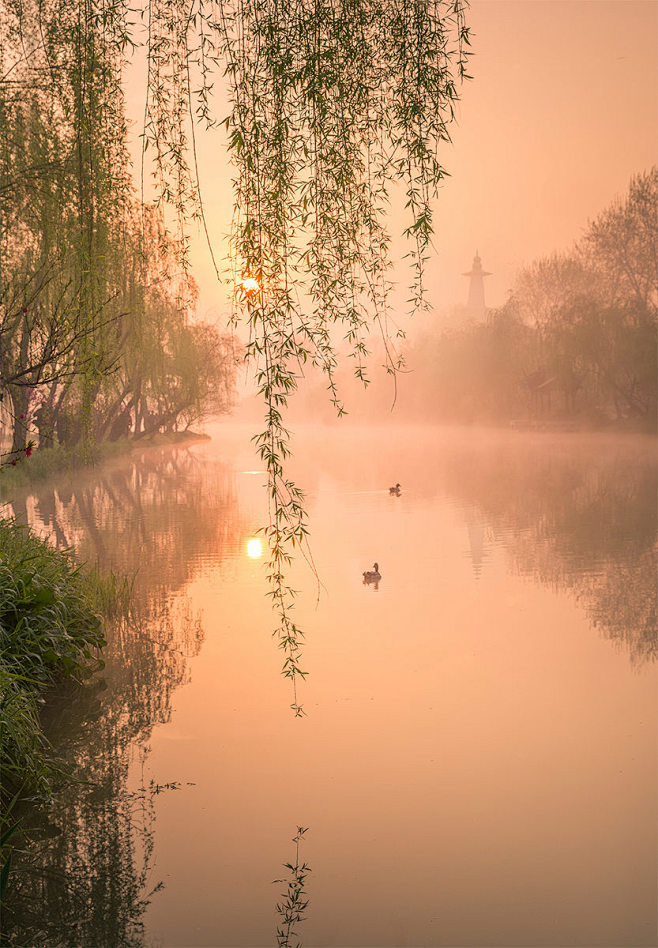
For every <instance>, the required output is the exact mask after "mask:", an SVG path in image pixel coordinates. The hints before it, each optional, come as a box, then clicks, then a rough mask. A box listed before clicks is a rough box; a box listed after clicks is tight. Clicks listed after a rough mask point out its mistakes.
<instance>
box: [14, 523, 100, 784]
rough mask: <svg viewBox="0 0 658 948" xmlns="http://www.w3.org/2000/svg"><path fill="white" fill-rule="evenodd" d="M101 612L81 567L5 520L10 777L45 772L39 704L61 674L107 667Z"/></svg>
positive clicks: (82, 674) (25, 777)
mask: <svg viewBox="0 0 658 948" xmlns="http://www.w3.org/2000/svg"><path fill="white" fill-rule="evenodd" d="M104 645H105V640H104V639H103V634H102V630H101V620H100V618H99V616H98V615H97V614H96V612H95V609H94V604H93V601H92V597H91V595H90V591H89V588H88V586H87V585H86V582H85V579H84V577H83V575H82V574H81V572H80V568H79V567H77V566H75V565H74V564H73V562H72V559H71V557H70V555H66V554H62V553H59V552H58V551H56V550H54V549H53V548H52V547H50V546H49V545H48V544H47V543H45V542H44V541H43V540H40V539H39V538H38V537H36V536H33V535H31V534H30V533H29V532H28V531H27V530H26V529H25V528H23V527H21V526H19V525H18V524H17V523H16V522H15V521H9V520H0V676H1V683H2V689H1V694H2V698H1V699H0V700H1V705H0V707H1V718H0V729H1V730H2V757H3V762H2V773H3V780H4V781H9V782H18V783H19V785H20V784H21V783H22V782H23V781H26V782H28V783H29V782H30V781H31V780H32V779H33V778H35V777H39V780H40V782H41V783H43V780H42V779H41V778H42V776H43V766H42V765H43V756H42V748H43V742H42V738H41V733H40V728H39V724H38V718H37V713H36V704H37V700H38V696H39V694H40V692H41V691H42V690H43V688H44V687H45V686H47V685H50V684H53V683H54V682H56V681H58V680H59V679H60V678H61V677H63V676H65V677H69V678H74V679H77V680H82V679H83V678H85V677H87V676H88V675H89V674H91V673H92V672H93V671H94V670H95V669H97V668H99V667H102V661H101V659H99V658H98V657H97V656H98V652H99V650H100V649H101V648H102V647H103V646H104Z"/></svg>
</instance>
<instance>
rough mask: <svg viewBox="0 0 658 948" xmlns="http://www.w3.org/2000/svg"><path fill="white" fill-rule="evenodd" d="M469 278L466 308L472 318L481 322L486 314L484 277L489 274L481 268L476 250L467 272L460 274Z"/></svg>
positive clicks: (489, 274) (480, 261)
mask: <svg viewBox="0 0 658 948" xmlns="http://www.w3.org/2000/svg"><path fill="white" fill-rule="evenodd" d="M462 275H463V276H467V277H470V278H471V282H470V283H469V286H468V303H467V304H466V308H467V309H468V312H469V313H470V315H471V316H473V318H474V319H476V320H478V321H479V322H482V321H483V320H484V318H485V316H486V315H487V307H486V306H485V304H484V278H485V277H487V276H491V273H489V272H488V271H487V270H483V269H482V260H481V259H480V255H479V253H478V251H477V250H476V251H475V256H474V257H473V265H472V267H471V269H470V270H469V271H468V273H464V274H462Z"/></svg>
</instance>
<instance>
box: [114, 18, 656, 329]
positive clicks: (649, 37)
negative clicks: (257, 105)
mask: <svg viewBox="0 0 658 948" xmlns="http://www.w3.org/2000/svg"><path fill="white" fill-rule="evenodd" d="M470 25H471V27H472V31H473V52H474V55H473V58H472V60H471V69H470V71H471V73H472V75H473V77H474V78H473V80H472V81H471V82H469V83H467V84H466V86H465V87H464V90H463V98H462V103H461V105H460V109H459V112H460V118H459V124H458V125H457V126H455V127H454V129H453V138H454V142H453V146H452V147H447V148H446V150H445V151H444V153H443V155H442V163H443V164H444V166H445V167H446V168H447V169H448V170H449V171H450V173H451V177H450V178H448V179H446V181H445V184H444V186H443V188H442V190H441V192H440V195H439V198H438V201H437V207H436V215H435V222H436V230H437V235H436V241H435V244H436V257H435V260H434V261H433V262H432V263H431V264H430V266H429V271H428V289H429V296H430V301H431V302H432V303H433V305H434V306H435V307H436V308H437V309H438V310H440V309H443V308H446V307H448V306H450V305H452V304H454V303H461V302H465V301H466V293H467V283H468V281H467V279H466V278H465V277H463V276H462V275H461V274H462V272H463V271H465V270H468V269H470V264H471V261H472V258H473V254H474V252H475V249H476V247H477V248H478V249H479V251H480V254H481V256H482V259H483V263H484V266H485V268H486V269H487V270H490V271H492V272H493V275H492V276H491V277H489V278H488V279H487V284H486V286H487V304H488V305H497V304H500V303H502V302H503V301H504V300H505V297H506V295H507V290H508V288H509V287H510V286H511V283H512V280H513V277H514V273H515V271H516V270H517V268H518V267H519V266H521V265H523V264H524V263H529V262H530V261H531V260H533V259H534V258H536V257H537V256H541V255H543V254H547V253H550V252H551V251H553V250H557V249H563V248H566V247H568V246H569V245H570V244H571V242H572V241H573V240H574V239H576V238H577V237H578V236H579V235H580V233H581V232H582V229H583V228H584V226H585V225H586V223H587V221H588V219H589V218H591V217H593V216H595V215H596V214H597V213H598V212H599V211H600V210H602V209H603V208H604V207H605V206H606V205H607V204H608V203H609V202H610V201H611V200H612V199H613V198H614V197H615V196H616V195H621V194H623V192H624V191H625V189H626V187H627V185H628V181H629V178H630V176H631V175H632V174H634V173H636V172H638V171H641V170H645V169H647V168H648V167H650V166H651V165H652V164H654V163H655V162H656V160H657V157H656V156H657V151H658V66H657V62H658V50H657V48H658V2H657V0H473V2H472V4H471V11H470ZM128 103H129V111H130V114H131V116H132V117H133V118H134V120H135V123H136V126H141V121H142V110H143V92H142V80H140V77H139V76H134V77H132V79H131V81H130V83H129V97H128ZM219 111H220V112H222V111H223V110H222V109H221V108H220V109H219ZM199 152H200V165H201V172H202V179H203V191H204V198H205V202H206V209H207V216H208V222H209V228H210V231H211V234H212V235H213V239H214V240H215V242H216V243H217V245H218V246H221V243H222V235H224V234H225V233H226V232H227V230H228V228H229V225H230V217H231V203H232V199H231V191H230V178H231V170H230V167H229V165H228V162H227V160H226V151H225V146H224V144H223V139H222V138H221V136H220V135H219V134H213V135H209V134H207V133H205V132H202V133H200V135H199ZM396 223H397V222H396V221H393V229H394V230H395V229H399V225H398V226H397V228H396ZM192 262H193V269H194V273H195V276H196V278H197V280H198V283H199V286H200V291H201V296H200V306H199V314H200V315H201V316H204V315H206V316H211V317H213V318H217V317H220V316H221V315H222V314H223V313H225V312H226V311H227V309H228V306H227V303H226V299H227V297H226V291H225V289H223V288H221V287H218V285H217V282H216V279H215V276H214V271H213V268H212V264H211V262H210V258H209V254H208V252H207V249H206V248H205V245H204V243H203V241H201V240H199V241H197V242H195V244H194V248H193V260H192ZM431 318H432V317H431V316H430V317H424V318H423V323H426V322H427V320H428V319H429V320H431Z"/></svg>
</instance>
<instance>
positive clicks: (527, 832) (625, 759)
mask: <svg viewBox="0 0 658 948" xmlns="http://www.w3.org/2000/svg"><path fill="white" fill-rule="evenodd" d="M249 434H250V431H249V430H248V429H246V428H240V427H238V426H233V427H231V426H217V427H216V428H214V429H212V435H213V440H212V441H210V442H204V443H198V444H195V445H194V446H192V447H190V448H179V449H167V450H151V451H148V452H146V453H144V454H143V455H140V456H134V457H132V458H130V459H125V460H123V461H120V462H116V463H114V464H113V465H110V466H108V467H105V468H102V469H99V470H97V471H94V472H92V473H91V474H90V475H89V476H85V477H84V478H79V479H78V480H77V481H76V482H75V483H72V482H71V481H64V482H59V483H55V484H50V485H48V486H44V487H43V488H39V490H38V492H36V493H33V494H30V495H27V496H25V497H21V498H20V499H18V500H17V501H16V503H15V505H14V506H15V512H16V513H17V515H19V516H22V517H23V518H26V519H27V520H28V521H29V522H30V523H31V524H33V525H34V526H35V527H37V528H38V529H40V530H41V531H42V532H44V533H47V534H49V535H51V536H52V537H53V538H54V539H55V540H56V541H57V542H58V543H60V544H62V545H67V544H70V543H75V544H76V545H77V546H78V547H79V549H80V550H81V551H82V555H83V557H86V558H87V559H89V560H96V559H100V560H101V562H102V563H104V564H105V565H108V566H113V567H115V568H120V569H123V570H129V571H132V570H138V572H137V579H136V587H135V589H136V592H135V603H136V604H135V615H134V616H133V617H132V618H131V619H130V620H129V621H128V622H124V623H119V624H118V625H117V627H116V628H115V629H114V630H113V631H112V634H111V641H110V644H109V648H108V664H107V668H106V670H105V673H104V678H103V680H98V681H96V682H94V683H92V684H90V685H88V686H87V687H86V688H84V689H80V690H79V691H77V692H74V693H73V694H71V693H70V692H69V693H64V694H62V695H61V696H58V698H57V701H56V706H55V709H54V711H53V712H51V714H50V715H49V718H48V727H49V730H50V735H51V739H52V740H53V742H54V743H55V745H56V746H57V747H58V749H59V752H60V753H61V754H62V755H63V756H64V758H65V760H66V767H67V769H68V770H69V771H71V772H72V773H73V774H74V775H75V776H76V777H78V778H80V779H81V780H90V781H92V782H91V783H90V784H80V785H74V786H73V787H68V788H66V789H64V790H63V791H62V792H61V793H60V794H59V796H58V798H57V800H56V803H55V806H54V808H53V809H52V810H51V811H49V812H48V814H47V816H43V817H41V818H35V820H34V823H35V825H34V827H33V829H34V835H35V840H34V842H33V843H32V850H31V853H30V855H29V857H27V858H26V859H25V860H24V861H23V863H22V865H21V866H19V867H18V870H17V872H16V873H15V883H14V897H13V904H12V905H11V906H10V912H8V913H6V917H5V924H6V925H7V926H8V928H9V929H10V931H11V933H12V936H13V937H14V939H15V941H14V943H15V944H17V945H33V944H34V945H37V944H38V945H47V946H49V948H56V946H59V945H62V946H63V945H67V946H85V948H86V946H91V948H95V946H99V948H100V946H124V945H131V946H132V945H134V946H189V948H192V946H195V948H196V946H229V945H233V946H260V945H272V944H275V943H276V940H275V936H274V932H275V927H276V924H277V920H278V917H277V914H276V911H275V903H276V901H277V898H278V896H279V893H280V892H281V890H282V886H281V885H273V884H272V880H273V879H276V878H279V877H281V876H283V874H284V872H285V870H284V869H283V866H282V864H283V863H285V862H288V861H291V860H292V859H293V858H294V844H293V843H292V842H291V837H292V836H293V835H294V833H295V830H296V827H297V826H298V825H299V824H303V825H304V826H308V827H309V830H308V833H307V836H306V840H305V842H304V843H303V846H302V858H304V859H305V860H306V861H307V862H308V864H309V865H310V867H311V870H312V872H311V875H310V877H309V882H308V894H309V898H310V904H309V909H308V917H307V920H306V921H305V922H304V923H303V924H302V925H301V926H300V927H299V929H298V931H299V934H300V938H301V940H302V941H303V943H304V945H306V946H308V948H311V946H318V948H319V946H421V945H422V946H430V945H431V946H494V945H496V946H524V948H525V946H567V945H569V946H585V945H587V946H625V948H626V946H627V948H631V946H640V945H643V946H653V945H655V944H656V704H655V701H656V690H657V689H656V666H655V658H656V618H655V566H654V556H655V542H656V511H655V497H656V462H655V446H654V444H653V443H652V442H650V441H648V440H641V439H637V440H636V439H632V438H629V439H623V440H614V439H608V438H604V437H600V436H592V437H588V438H585V439H583V438H581V437H579V436H575V435H574V436H568V437H558V436H555V437H553V436H551V435H546V434H544V435H533V436H527V437H526V436H522V435H519V434H501V435H496V434H492V433H478V432H474V431H470V432H465V433H461V432H456V431H452V432H447V431H442V430H440V429H405V430H401V429H379V430H377V429H368V431H367V432H366V431H359V430H357V429H354V428H352V429H349V428H348V429H345V430H343V431H338V430H336V429H335V428H327V429H324V430H319V429H316V430H313V429H307V430H300V432H299V434H298V442H297V444H298V450H297V456H296V459H295V462H294V467H295V474H296V475H297V478H298V480H299V481H300V482H301V483H302V484H303V485H305V486H306V488H307V489H308V504H309V508H310V515H311V526H312V534H313V539H312V547H313V555H314V558H315V563H316V566H317V570H318V573H319V576H320V579H321V582H322V586H321V589H320V597H319V602H317V593H318V590H317V587H316V584H315V580H314V578H313V575H312V574H311V572H310V571H309V569H308V567H306V566H305V565H304V564H303V563H302V564H298V565H297V566H296V567H295V569H294V570H293V574H294V575H293V585H295V586H296V587H297V588H298V589H300V590H302V595H301V597H300V600H299V604H298V606H297V608H298V613H299V614H298V621H299V623H300V624H301V625H302V627H303V628H304V629H305V630H306V631H307V643H306V647H305V653H304V654H305V666H306V668H307V669H308V671H309V672H310V677H309V679H308V681H307V683H306V684H305V685H304V686H303V688H302V693H301V700H302V701H303V703H304V705H305V708H306V711H307V716H306V717H305V718H303V719H301V720H299V719H294V718H293V717H292V714H291V712H290V711H289V708H288V705H289V703H290V701H291V700H292V696H291V693H290V689H289V686H288V684H287V683H286V681H285V680H284V679H282V678H281V676H280V675H279V666H280V664H281V654H280V653H279V652H278V651H277V649H276V647H275V643H274V641H273V639H272V638H271V635H270V633H271V631H272V628H273V626H274V621H273V618H272V615H271V614H270V612H269V606H268V602H267V600H266V598H265V592H266V584H265V568H264V565H263V561H262V559H257V558H256V559H254V558H251V557H249V556H248V555H247V542H248V540H249V539H250V538H252V537H253V536H254V532H255V530H256V529H257V527H258V526H259V525H261V524H262V523H263V521H264V518H265V517H266V509H265V499H264V492H263V490H262V486H261V485H262V483H263V476H262V473H258V471H259V468H260V464H259V462H258V461H257V460H256V459H255V458H254V456H253V455H252V453H251V448H250V446H249V441H248V437H249ZM396 481H400V482H401V483H402V486H403V493H402V495H401V496H400V497H391V496H389V493H388V490H387V488H388V485H389V484H392V483H395V482H396ZM375 560H376V561H377V562H378V563H379V564H380V571H381V573H382V580H381V582H380V583H379V585H378V588H375V587H374V586H364V585H363V583H362V582H361V574H362V572H363V570H365V569H370V568H371V567H372V564H373V562H374V561H375ZM167 784H169V785H170V786H168V787H167V786H165V785H167Z"/></svg>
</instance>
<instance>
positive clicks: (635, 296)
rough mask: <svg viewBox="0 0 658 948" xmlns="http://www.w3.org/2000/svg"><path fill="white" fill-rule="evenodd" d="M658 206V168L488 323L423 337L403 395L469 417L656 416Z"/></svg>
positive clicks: (527, 278)
mask: <svg viewBox="0 0 658 948" xmlns="http://www.w3.org/2000/svg"><path fill="white" fill-rule="evenodd" d="M657 212H658V168H655V167H654V168H653V169H652V170H651V171H649V172H647V173H644V174H639V175H637V176H636V177H634V178H633V179H632V181H631V183H630V187H629V190H628V193H627V194H626V196H625V197H624V198H623V199H622V200H619V201H616V202H615V203H613V204H611V205H610V207H608V208H607V209H606V210H605V211H603V213H602V214H600V215H599V216H598V217H597V218H596V219H595V220H594V221H592V222H591V223H590V224H589V225H588V227H587V229H586V232H585V234H584V236H583V237H582V239H581V240H580V241H579V242H578V243H577V244H576V245H575V246H574V247H573V249H572V250H571V251H570V252H568V253H564V254H557V253H556V254H553V255H552V256H550V257H546V258H543V259H540V260H537V261H535V262H534V263H532V264H531V265H530V266H528V267H526V268H524V269H523V270H522V271H521V272H520V273H519V274H518V276H517V279H516V281H515V284H514V288H513V291H512V292H511V294H510V296H509V299H508V300H507V302H506V303H505V304H504V305H503V306H502V307H500V308H499V309H495V310H492V311H490V312H489V313H488V316H487V319H486V320H485V321H484V322H481V323H477V324H471V325H466V326H464V327H462V328H459V329H452V330H450V331H446V332H444V333H443V334H442V335H441V336H439V337H438V338H437V337H433V338H432V337H429V338H427V337H426V338H423V339H422V340H420V341H419V342H418V343H417V344H416V346H415V347H414V348H412V349H411V351H410V352H409V353H408V357H407V362H408V365H409V367H410V368H411V369H413V370H415V384H414V381H412V379H411V378H410V379H409V380H408V381H405V383H404V384H403V389H404V388H405V387H406V386H407V385H408V387H409V389H410V392H409V393H408V397H407V393H404V394H405V404H406V405H407V406H409V403H410V402H413V400H414V398H415V399H416V401H415V403H414V404H413V406H412V407H410V410H412V411H415V412H416V413H419V412H421V411H422V413H423V415H425V416H427V415H429V416H431V417H434V418H437V419H440V420H442V421H456V422H461V423H475V422H481V423H506V424H510V423H511V424H516V423H518V424H520V425H528V424H529V425H539V426H542V425H544V424H558V425H560V424H564V425H566V426H568V425H569V424H574V423H577V424H592V425H601V424H614V423H624V424H633V425H636V426H638V427H642V426H647V427H648V426H650V425H653V424H655V421H656V380H657V361H656V341H657V336H656V329H657V322H658V213H657ZM421 396H422V399H421Z"/></svg>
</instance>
